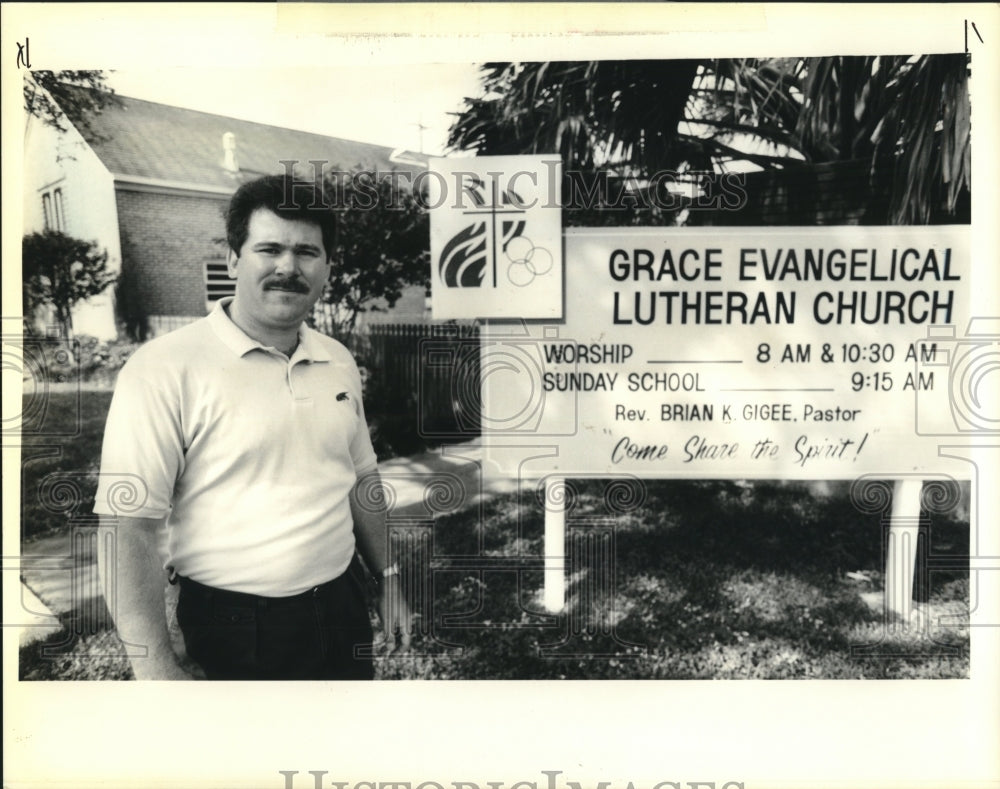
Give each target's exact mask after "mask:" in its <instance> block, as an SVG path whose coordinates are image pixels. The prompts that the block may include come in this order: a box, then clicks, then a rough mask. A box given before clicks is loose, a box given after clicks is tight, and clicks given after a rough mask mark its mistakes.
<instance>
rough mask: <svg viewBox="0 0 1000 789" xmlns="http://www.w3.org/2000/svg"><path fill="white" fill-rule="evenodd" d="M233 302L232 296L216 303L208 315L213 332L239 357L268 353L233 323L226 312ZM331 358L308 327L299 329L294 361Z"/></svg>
mask: <svg viewBox="0 0 1000 789" xmlns="http://www.w3.org/2000/svg"><path fill="white" fill-rule="evenodd" d="M232 301H233V297H232V296H226V297H225V298H221V299H219V300H218V301H217V302H216V303H215V308H214V309H213V310H212V311H211V312H210V313H209V314H208V323H209V325H210V326H211V327H212V331H214V332H215V334H216V336H217V337H218V338H219V339H220V340H222V342H223V344H224V345H225V346H226V347H227V348H229V350H231V351H232V352H233V353H235V354H236V355H237V356H240V357H243V356H246V355H247V354H248V353H250V351H253V350H261V351H265V352H267V351H268V350H269V349H268V346H266V345H264V344H263V343H262V342H258V341H257V340H255V339H253V337H250V336H249V335H248V334H247V333H246V332H245V331H243V329H241V328H240V327H239V326H237V325H236V324H235V323H233V320H232V318H230V317H229V315H228V314H227V312H226V307H228V306H229V305H230V304H231V303H232ZM331 358H332V357H331V356H330V354H329V353H328V352H327V350H326V348H324V347H323V343H322V342H320V339H319V335H318V333H317V332H315V331H313V330H312V329H310V328H309V327H307V326H300V327H299V344H298V347H297V348H296V349H295V353H293V354H292V356H291V359H292V361H308V362H329V361H331Z"/></svg>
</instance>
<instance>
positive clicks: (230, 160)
mask: <svg viewBox="0 0 1000 789" xmlns="http://www.w3.org/2000/svg"><path fill="white" fill-rule="evenodd" d="M222 167H223V169H225V170H226V171H227V172H230V173H238V172H239V171H240V163H239V161H237V159H236V135H235V134H233V133H232V132H226V133H225V134H223V135H222Z"/></svg>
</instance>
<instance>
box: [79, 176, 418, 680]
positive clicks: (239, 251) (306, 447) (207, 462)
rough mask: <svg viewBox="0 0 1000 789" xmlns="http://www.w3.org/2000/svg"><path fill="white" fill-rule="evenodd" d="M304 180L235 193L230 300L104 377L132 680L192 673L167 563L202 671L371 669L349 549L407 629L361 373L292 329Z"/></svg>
mask: <svg viewBox="0 0 1000 789" xmlns="http://www.w3.org/2000/svg"><path fill="white" fill-rule="evenodd" d="M316 188H317V186H316V185H315V184H312V183H305V182H295V181H293V180H292V179H291V178H289V177H286V176H268V177H265V178H261V179H258V180H256V181H253V182H250V183H247V184H244V185H243V186H242V187H240V189H239V190H237V192H236V194H235V195H234V196H233V198H232V201H231V203H230V206H229V211H228V214H227V220H226V231H227V240H228V243H229V246H230V249H229V253H228V267H229V275H230V277H233V278H234V279H235V280H236V294H235V296H234V297H233V298H232V299H222V300H221V301H220V302H219V303H218V304H217V305H216V307H215V309H214V310H213V311H212V313H211V314H210V315H209V316H208V317H206V318H203V319H201V320H199V321H196V322H195V323H193V324H191V325H189V326H186V327H184V328H182V329H178V330H176V331H174V332H171V333H169V334H166V335H164V336H162V337H159V338H157V339H155V340H152V341H151V342H149V343H147V344H146V345H144V346H143V347H142V348H140V349H139V350H138V351H136V353H135V354H134V355H133V357H132V358H131V359H130V360H129V362H128V363H127V364H126V365H125V367H124V368H123V369H122V371H121V373H120V375H119V378H118V383H117V385H116V388H115V395H114V398H113V400H112V403H111V410H110V412H109V414H108V421H107V426H106V429H105V435H104V447H103V453H102V458H101V476H100V483H99V487H98V492H97V499H96V501H97V503H96V506H95V512H97V513H99V514H101V515H105V516H111V515H116V516H118V517H117V524H116V526H115V531H116V541H115V544H116V549H117V570H116V574H115V575H114V576H113V578H114V581H115V587H116V589H117V590H118V595H117V598H118V599H117V611H116V612H115V620H116V625H117V627H118V631H119V634H120V635H121V637H122V639H123V640H124V641H125V642H126V643H129V644H134V645H144V646H146V647H148V655H147V656H146V657H141V658H133V659H132V665H133V668H134V670H135V674H136V677H137V678H139V679H188V678H190V674H188V672H187V671H185V670H184V669H183V668H181V666H180V665H179V664H178V662H177V659H176V657H175V654H174V652H173V650H172V648H171V646H170V637H169V633H168V626H167V619H166V615H165V610H164V609H165V606H164V585H165V583H164V582H165V579H166V578H167V577H168V576H169V578H170V580H171V581H172V582H176V583H179V584H180V594H179V602H178V606H177V620H178V623H179V625H180V628H181V632H182V633H183V635H184V641H185V645H186V647H187V652H188V655H189V656H190V657H191V658H192V659H193V660H195V661H196V662H197V663H198V664H199V665H200V666H201V667H202V668H203V670H204V671H205V673H206V675H207V677H208V678H209V679H370V678H371V677H372V676H373V664H372V659H371V642H372V631H371V626H370V621H369V618H368V604H367V595H366V583H365V575H364V570H363V569H362V568H361V566H360V564H359V562H358V559H357V555H356V553H355V549H356V548H357V550H358V551H360V553H361V555H362V557H363V558H364V560H365V563H366V564H367V566H368V568H369V569H370V570H371V572H372V573H373V574H374V576H375V577H376V578H377V579H379V590H380V591H379V597H380V600H379V604H380V605H379V610H380V613H381V614H382V622H383V626H384V627H385V629H386V631H387V635H388V636H389V637H390V638H392V637H394V636H393V634H394V633H395V631H396V630H397V629H398V630H399V631H400V633H401V637H402V642H403V644H404V646H405V645H406V644H407V643H408V639H409V613H408V611H407V609H406V605H405V601H404V600H403V597H402V594H401V592H400V585H399V578H398V570H397V568H396V567H395V566H394V565H393V566H390V565H388V563H387V559H386V525H385V508H384V504H383V503H382V501H383V499H382V496H381V482H380V480H379V478H378V471H377V468H376V458H375V452H374V450H373V449H372V445H371V441H370V439H369V436H368V428H367V425H366V422H365V414H364V408H363V406H362V400H361V379H360V376H359V374H358V369H357V366H356V365H355V363H354V360H353V358H352V357H351V355H350V353H349V352H348V351H347V349H346V348H345V347H344V346H343V345H341V344H340V343H338V342H337V341H335V340H333V339H331V338H329V337H326V336H324V335H321V334H319V333H318V332H316V331H313V330H312V329H310V328H308V327H307V326H305V325H304V323H303V321H304V320H305V318H306V316H307V315H308V314H309V312H310V310H311V309H312V307H313V305H314V304H315V302H316V300H317V299H318V298H319V296H320V294H321V293H322V291H323V286H324V284H325V283H326V280H327V277H328V275H329V271H330V253H331V251H332V248H333V237H334V224H333V223H334V217H333V214H332V212H330V211H329V210H327V209H323V208H319V207H317V206H321V205H322V204H323V200H322V199H321V196H319V195H317V193H316V192H315V191H314V190H315V189H316ZM122 483H124V484H125V485H133V484H134V485H135V486H136V490H135V494H134V496H131V497H128V496H126V497H125V498H124V499H123V498H122V497H121V496H120V492H121V490H122V489H123V488H122V487H120V486H121V485H122ZM164 528H165V531H166V557H165V559H164V558H163V557H162V556H161V555H160V553H159V551H158V534H159V533H160V532H161V529H164ZM102 569H103V570H104V574H105V577H106V579H107V578H109V577H111V574H110V573H109V572H108V570H110V569H111V568H102Z"/></svg>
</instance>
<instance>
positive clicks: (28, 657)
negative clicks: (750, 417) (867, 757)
mask: <svg viewBox="0 0 1000 789" xmlns="http://www.w3.org/2000/svg"><path fill="white" fill-rule="evenodd" d="M109 401H110V393H107V392H84V393H83V394H82V397H81V399H80V402H79V406H77V403H76V395H68V394H57V395H53V396H52V397H51V399H50V402H49V404H48V405H49V410H48V411H47V414H46V419H47V420H52V422H51V424H58V420H62V422H63V423H65V424H69V425H73V426H78V428H79V429H78V430H76V429H74V430H72V431H68V432H73V433H75V435H73V436H72V437H69V438H65V439H58V440H57V439H40V438H36V439H34V440H33V441H34V443H33V444H31V445H29V446H27V447H26V448H25V451H24V456H25V463H24V482H23V485H24V487H23V491H24V498H23V501H24V504H25V506H24V511H23V526H22V528H23V533H24V535H25V536H27V537H32V536H38V535H44V534H51V533H54V532H57V531H58V530H60V529H65V528H66V524H67V518H66V514H65V512H60V511H57V509H58V508H54V507H53V506H52V505H51V503H46V502H44V501H43V500H42V498H41V496H40V495H39V493H38V490H39V484H40V483H41V482H42V481H43V480H44V479H45V478H46V477H47V475H49V474H51V473H53V472H60V471H72V472H78V471H82V472H83V474H82V476H81V477H79V478H78V482H79V489H80V491H81V495H80V499H79V502H78V510H79V513H85V512H89V507H90V506H91V502H92V498H93V489H94V487H95V486H96V472H97V468H98V462H99V454H100V440H101V432H102V430H103V425H104V418H105V413H106V410H107V407H108V403H109ZM53 445H54V448H53ZM571 482H572V485H573V487H574V489H575V495H574V496H572V497H571V501H570V502H569V503H568V507H567V524H568V533H569V535H570V539H571V544H573V545H580V544H583V543H585V542H586V541H587V540H588V539H597V542H598V544H600V539H601V538H600V537H599V535H600V534H602V533H603V534H605V535H606V536H605V538H604V543H603V544H604V545H605V547H607V546H610V545H613V548H614V561H613V562H611V561H610V560H608V561H605V562H604V563H600V562H595V561H584V560H580V561H574V560H573V559H572V558H571V560H570V568H569V570H570V575H569V588H568V598H569V603H568V606H567V610H566V612H565V613H564V614H561V615H559V616H554V615H551V614H548V613H547V612H546V611H545V610H544V608H543V606H542V603H541V599H542V598H541V587H542V573H541V569H540V565H539V561H540V557H541V555H542V550H543V548H542V545H543V514H544V513H543V510H542V507H541V504H540V503H539V501H538V500H537V498H536V496H535V493H534V491H533V490H531V491H529V492H526V493H522V494H520V495H517V494H514V495H507V496H501V497H498V498H495V499H493V500H491V501H489V502H488V503H486V504H485V505H484V506H483V508H482V511H478V510H476V511H472V512H463V513H456V514H453V515H449V516H447V517H441V518H439V519H438V520H437V521H435V522H434V524H433V526H432V527H430V529H431V540H432V543H433V557H434V559H433V576H432V580H433V586H432V589H431V592H430V594H429V595H428V598H427V599H426V600H415V601H414V604H415V607H416V608H417V609H418V610H419V611H420V613H421V614H422V618H421V619H419V620H418V624H419V630H420V632H419V633H418V634H417V636H416V637H415V639H414V643H413V645H412V648H411V650H410V652H409V653H408V654H407V655H403V656H399V655H395V656H389V657H383V658H380V659H379V661H378V667H377V671H378V676H379V677H381V678H384V679H392V678H427V679H434V678H441V679H548V678H579V679H582V678H594V679H597V678H614V679H627V678H635V679H639V678H643V679H647V678H648V679H697V678H732V679H736V678H769V679H783V678H824V679H835V678H910V677H919V678H954V677H966V676H968V671H969V641H968V626H967V625H968V618H969V612H968V606H969V602H968V601H969V590H968V566H967V562H966V563H964V564H963V562H962V559H961V557H964V556H967V555H968V552H969V551H968V547H969V522H968V489H967V488H966V489H963V496H962V502H961V504H960V505H959V507H957V508H956V511H955V512H954V513H952V514H950V515H939V514H935V515H933V516H932V518H931V520H930V527H929V532H928V542H929V549H930V552H931V553H932V555H934V556H935V557H942V556H943V557H951V559H952V566H953V569H951V570H949V571H947V572H944V571H940V572H935V573H934V574H933V575H932V576H930V578H929V579H927V580H926V581H925V582H924V583H922V584H921V585H920V587H919V589H918V590H917V595H918V599H921V600H923V601H925V602H926V603H927V605H928V607H929V609H930V610H931V611H932V612H933V614H934V621H932V623H931V624H930V626H929V627H927V628H926V629H923V630H921V631H919V632H917V633H916V634H913V633H901V632H898V629H897V628H895V625H894V624H893V623H887V622H884V621H883V618H882V614H881V612H880V611H875V610H872V609H871V608H870V607H869V606H868V605H866V604H865V603H864V602H863V601H862V599H861V594H863V593H868V594H875V595H877V594H878V593H879V592H880V590H881V584H882V578H881V573H880V569H881V567H882V566H883V546H882V542H881V539H880V538H881V536H882V528H881V524H880V520H879V516H878V515H863V514H861V513H859V512H858V511H857V510H856V509H855V508H854V507H853V506H852V505H851V503H850V497H849V488H848V484H847V483H826V484H824V485H806V484H794V483H779V482H756V483H738V482H725V481H720V482H690V481H658V482H650V483H647V484H646V485H644V486H643V495H644V498H645V500H644V502H643V503H642V505H641V506H638V507H634V508H630V507H629V506H622V501H621V500H617V499H615V498H614V496H613V495H611V493H609V489H608V487H607V483H606V482H605V481H601V480H588V481H577V480H573V481H571ZM88 495H89V496H90V499H89V501H88V500H87V496H88ZM480 545H481V546H482V551H483V553H484V554H486V555H488V556H492V557H501V558H502V557H506V558H508V559H510V560H512V561H514V562H516V563H518V564H519V565H520V566H519V567H515V568H514V569H507V570H485V571H483V570H469V569H464V570H463V569H458V565H457V564H456V557H460V556H462V555H474V554H475V553H476V552H477V551H478V550H479V546H480ZM848 573H851V575H848ZM74 616H75V614H74V613H73V612H70V613H69V614H67V615H66V616H64V617H62V619H63V622H64V624H65V630H64V632H63V633H61V634H56V635H54V636H52V637H50V638H49V639H48V640H46V641H44V642H41V643H40V644H35V645H32V646H31V647H27V648H25V649H22V651H21V676H22V677H23V678H24V679H126V678H129V677H130V676H131V671H130V669H129V668H128V665H127V661H126V660H125V658H124V657H123V656H122V652H121V649H120V646H119V645H118V643H117V640H116V639H115V637H114V635H113V633H111V632H109V631H108V630H106V629H100V628H99V629H97V630H89V631H87V635H86V636H83V637H79V638H77V639H75V640H73V641H72V642H71V643H69V644H68V645H66V646H58V645H60V644H61V643H62V642H64V641H66V639H67V636H66V633H68V632H73V630H74V627H73V625H74V623H75V622H76V621H78V620H76V619H74ZM943 617H948V619H947V621H948V622H950V623H951V624H949V625H944V624H941V620H942V618H943ZM53 646H58V648H57V649H56V654H55V655H50V656H43V654H42V651H41V650H42V648H44V647H49V648H52V647H53Z"/></svg>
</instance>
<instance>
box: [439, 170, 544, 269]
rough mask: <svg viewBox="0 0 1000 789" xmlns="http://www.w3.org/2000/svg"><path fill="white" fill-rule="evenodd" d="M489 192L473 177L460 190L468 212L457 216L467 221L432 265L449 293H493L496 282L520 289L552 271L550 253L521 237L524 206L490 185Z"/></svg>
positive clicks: (508, 192)
mask: <svg viewBox="0 0 1000 789" xmlns="http://www.w3.org/2000/svg"><path fill="white" fill-rule="evenodd" d="M489 187H490V188H489V189H487V184H486V182H485V181H483V180H482V179H481V178H479V177H478V176H474V177H473V178H472V180H471V181H470V182H468V183H467V185H466V187H465V190H464V194H466V195H468V196H469V197H470V198H471V201H472V203H473V207H472V208H471V209H468V210H466V211H463V212H462V213H463V214H468V215H470V216H471V217H472V219H473V221H472V223H471V224H469V225H467V226H466V227H464V228H462V229H461V230H460V231H459V232H458V233H456V234H455V235H454V236H452V237H451V238H450V239H449V240H448V242H447V243H446V244H445V245H444V249H443V250H442V251H441V256H440V258H439V259H438V273H439V274H440V276H441V282H443V283H444V284H445V285H446V286H447V287H449V288H481V287H484V286H485V287H494V288H495V287H497V281H498V279H499V277H500V276H504V277H506V278H507V280H508V281H509V282H510V283H511V284H513V285H516V286H518V287H522V288H523V287H526V286H527V285H530V284H531V283H532V282H534V281H535V278H536V277H541V276H544V275H545V274H548V273H549V271H551V270H552V262H553V260H552V253H551V252H550V251H549V250H547V249H545V248H544V247H539V246H536V245H535V244H534V243H533V242H532V241H531V239H530V238H529V237H528V236H526V235H524V228H525V224H526V223H525V220H524V219H523V215H524V214H526V213H527V209H526V208H525V202H524V200H523V199H522V198H521V197H520V195H518V194H517V193H516V192H514V191H513V190H511V189H506V190H501V189H500V188H499V187H498V185H497V182H496V180H495V179H494V180H493V181H491V183H490V185H489ZM487 198H489V200H487Z"/></svg>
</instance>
